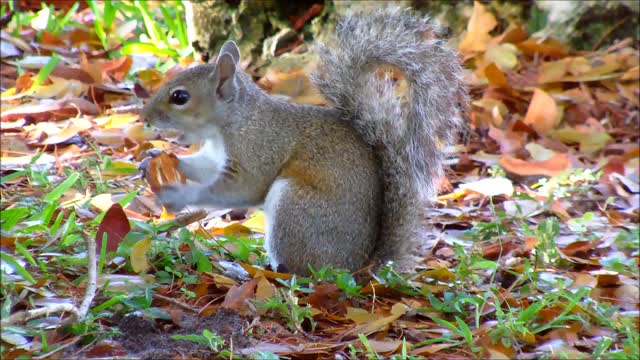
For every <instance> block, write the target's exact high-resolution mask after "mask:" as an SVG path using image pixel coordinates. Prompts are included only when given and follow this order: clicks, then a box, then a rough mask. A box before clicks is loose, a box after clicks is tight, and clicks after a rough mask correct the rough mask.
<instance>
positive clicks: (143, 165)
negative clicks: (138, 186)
mask: <svg viewBox="0 0 640 360" xmlns="http://www.w3.org/2000/svg"><path fill="white" fill-rule="evenodd" d="M144 153H145V154H146V155H147V157H146V158H144V159H142V161H140V164H138V171H139V172H141V173H142V177H143V178H146V177H147V175H149V166H150V164H151V159H153V158H156V157H158V156H160V154H162V150H160V149H149V150H147V151H145V152H144Z"/></svg>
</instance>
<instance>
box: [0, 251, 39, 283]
mask: <svg viewBox="0 0 640 360" xmlns="http://www.w3.org/2000/svg"><path fill="white" fill-rule="evenodd" d="M0 259H2V261H4V262H7V263H8V264H9V265H11V267H13V269H14V270H15V271H16V272H17V273H18V274H20V276H22V277H23V278H24V279H25V280H27V281H28V282H30V283H32V284H35V283H36V281H35V280H34V278H33V277H32V276H31V274H29V272H28V271H27V270H26V269H25V268H24V267H23V266H22V265H20V264H19V263H18V261H16V259H14V258H13V256H11V255H9V254H7V253H6V252H4V251H0Z"/></svg>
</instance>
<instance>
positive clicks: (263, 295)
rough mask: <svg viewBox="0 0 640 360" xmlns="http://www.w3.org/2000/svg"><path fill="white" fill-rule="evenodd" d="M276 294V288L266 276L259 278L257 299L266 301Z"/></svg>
mask: <svg viewBox="0 0 640 360" xmlns="http://www.w3.org/2000/svg"><path fill="white" fill-rule="evenodd" d="M275 294H276V288H275V287H274V286H273V284H271V283H270V282H269V280H267V278H265V277H264V276H261V277H260V280H258V286H257V287H256V300H259V301H266V300H271V299H272V298H273V297H274V295H275Z"/></svg>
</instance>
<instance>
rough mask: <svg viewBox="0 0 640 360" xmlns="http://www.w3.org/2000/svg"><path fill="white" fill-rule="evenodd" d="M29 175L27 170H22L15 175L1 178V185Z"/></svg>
mask: <svg viewBox="0 0 640 360" xmlns="http://www.w3.org/2000/svg"><path fill="white" fill-rule="evenodd" d="M28 173H29V172H28V171H27V170H20V171H16V172H14V173H13V174H9V175H6V176H3V177H1V178H0V184H4V183H6V182H9V181H11V180H13V179H17V178H19V177H20V176H24V175H27V174H28Z"/></svg>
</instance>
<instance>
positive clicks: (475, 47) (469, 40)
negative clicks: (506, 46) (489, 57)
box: [458, 1, 498, 52]
mask: <svg viewBox="0 0 640 360" xmlns="http://www.w3.org/2000/svg"><path fill="white" fill-rule="evenodd" d="M496 25H498V22H497V21H496V18H495V17H494V16H493V14H491V13H490V12H488V11H487V9H485V7H484V6H483V5H482V4H480V3H479V2H477V1H475V2H474V3H473V13H472V14H471V18H470V19H469V23H468V24H467V33H466V34H465V36H464V38H463V39H462V41H461V42H460V46H459V47H458V48H459V49H460V51H463V52H475V51H477V52H482V51H484V50H486V49H487V44H488V43H489V40H491V35H489V32H490V31H491V30H493V28H495V27H496Z"/></svg>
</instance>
